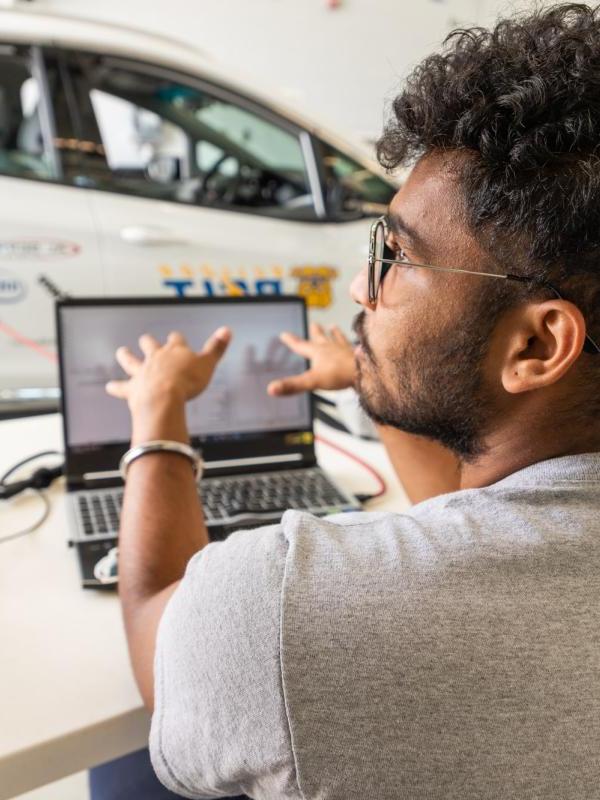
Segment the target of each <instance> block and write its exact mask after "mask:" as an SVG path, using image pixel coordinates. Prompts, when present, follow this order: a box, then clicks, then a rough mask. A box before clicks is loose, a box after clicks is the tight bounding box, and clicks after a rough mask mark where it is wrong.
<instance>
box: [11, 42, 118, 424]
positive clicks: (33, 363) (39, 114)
mask: <svg viewBox="0 0 600 800" xmlns="http://www.w3.org/2000/svg"><path fill="white" fill-rule="evenodd" d="M60 96H61V91H60V76H59V74H58V72H57V70H56V69H55V68H54V66H52V65H49V66H48V69H46V65H45V63H44V58H43V54H42V52H41V50H40V49H39V48H36V47H29V46H25V45H21V44H20V45H14V44H9V43H7V44H3V45H0V364H1V365H2V367H1V369H0V408H1V409H2V410H7V408H8V407H13V406H16V408H17V410H18V409H19V408H24V406H26V405H28V404H32V403H35V404H37V405H39V404H40V403H42V404H47V403H49V404H50V405H52V404H54V405H56V401H57V396H58V392H57V388H56V387H57V385H58V374H57V358H56V343H55V335H54V297H55V296H56V295H57V294H59V293H64V294H96V293H98V292H99V291H101V290H102V274H101V268H100V263H99V251H98V245H97V237H96V234H95V230H94V224H93V219H92V214H91V209H90V206H89V204H88V203H87V198H86V196H85V193H83V194H82V192H81V191H80V190H79V189H76V188H73V187H71V186H67V185H64V183H63V173H62V158H61V149H60V143H61V141H67V139H70V138H71V131H70V129H69V127H68V125H69V122H68V119H67V117H66V116H65V114H64V113H63V110H62V108H61V106H60V104H58V105H56V106H54V105H53V102H52V100H53V99H56V98H57V97H60Z"/></svg>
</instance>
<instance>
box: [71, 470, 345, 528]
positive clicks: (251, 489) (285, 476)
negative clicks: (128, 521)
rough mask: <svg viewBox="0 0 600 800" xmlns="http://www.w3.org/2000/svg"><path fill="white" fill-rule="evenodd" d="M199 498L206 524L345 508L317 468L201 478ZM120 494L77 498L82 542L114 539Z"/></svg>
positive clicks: (114, 491) (103, 491)
mask: <svg viewBox="0 0 600 800" xmlns="http://www.w3.org/2000/svg"><path fill="white" fill-rule="evenodd" d="M201 496H202V503H203V506H204V513H205V517H206V522H207V524H208V525H209V526H210V525H223V524H235V522H236V520H240V521H243V519H244V518H250V517H252V518H255V519H256V525H260V522H261V518H262V519H265V521H267V520H269V521H273V520H274V519H277V518H279V517H280V516H281V514H282V513H283V512H284V511H286V510H287V509H288V508H294V509H299V510H305V511H311V512H313V513H315V514H333V513H335V512H336V511H341V510H343V509H348V508H349V507H351V505H352V504H351V501H349V499H348V498H347V497H345V496H344V495H342V494H341V493H340V492H339V491H338V489H336V487H335V486H334V485H333V484H332V483H331V482H330V481H329V480H328V479H327V476H326V475H325V474H324V473H323V472H322V471H321V470H320V469H319V468H318V467H315V468H311V469H302V470H285V471H282V472H265V473H260V474H256V475H247V476H244V477H239V476H227V477H222V478H204V479H203V480H202V483H201ZM122 503H123V489H122V488H120V489H96V490H94V491H86V492H78V493H77V495H76V510H77V516H78V518H79V525H80V531H81V532H82V533H83V536H82V538H88V537H94V538H114V537H115V536H116V535H117V533H118V530H119V516H120V510H121V505H122Z"/></svg>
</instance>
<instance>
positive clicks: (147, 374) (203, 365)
mask: <svg viewBox="0 0 600 800" xmlns="http://www.w3.org/2000/svg"><path fill="white" fill-rule="evenodd" d="M230 340H231V331H230V330H229V329H228V328H219V329H218V330H217V331H215V333H213V335H212V336H211V337H209V339H208V340H207V341H206V343H205V345H204V347H203V348H202V350H200V352H195V351H194V350H192V349H191V348H190V347H189V345H188V343H187V342H186V340H185V339H184V337H183V336H182V335H181V334H180V333H170V334H169V335H168V337H167V341H166V342H165V344H162V345H161V344H160V342H158V341H157V340H156V339H155V338H154V337H153V336H150V335H149V334H144V335H143V336H141V337H140V340H139V344H140V349H141V351H142V353H143V354H144V358H143V359H140V358H138V357H137V356H136V355H134V354H133V353H132V352H131V350H129V348H127V347H120V348H119V349H118V350H117V353H116V358H117V361H118V362H119V364H120V365H121V367H122V368H123V369H124V370H125V372H126V373H127V375H129V379H128V380H122V381H109V383H107V384H106V391H107V392H108V394H110V395H112V396H113V397H119V398H121V399H122V400H127V402H128V404H129V407H130V409H131V410H132V411H133V410H134V409H135V408H137V407H138V406H144V407H148V406H150V405H152V404H153V403H158V402H162V401H163V400H174V401H180V402H182V403H185V401H186V400H190V399H191V398H192V397H195V396H196V395H198V394H200V393H201V392H203V391H204V389H206V387H207V386H208V384H209V383H210V379H211V378H212V375H213V372H214V371H215V368H216V366H217V364H218V363H219V361H220V359H221V357H222V355H223V353H224V352H225V350H226V349H227V345H228V344H229V342H230Z"/></svg>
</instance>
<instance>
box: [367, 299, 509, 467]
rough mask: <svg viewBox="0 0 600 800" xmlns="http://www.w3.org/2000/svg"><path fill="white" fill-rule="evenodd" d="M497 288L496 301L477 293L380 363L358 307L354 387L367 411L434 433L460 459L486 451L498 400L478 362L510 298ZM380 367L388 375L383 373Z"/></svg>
mask: <svg viewBox="0 0 600 800" xmlns="http://www.w3.org/2000/svg"><path fill="white" fill-rule="evenodd" d="M494 294H495V293H492V295H494ZM498 294H499V293H498ZM498 294H496V296H495V297H494V302H493V303H492V302H490V301H491V297H490V295H488V296H487V297H486V298H485V299H483V298H478V302H477V303H476V304H474V305H475V306H476V307H475V308H474V309H469V310H468V311H467V312H466V314H465V316H464V317H463V318H461V319H460V320H459V321H458V322H457V324H452V325H447V326H446V327H445V328H444V329H442V330H438V331H436V333H435V335H434V336H430V337H424V338H421V339H419V340H416V341H414V343H411V344H410V345H409V344H405V345H404V346H403V347H401V348H399V351H398V352H397V353H395V354H394V355H393V356H392V358H391V364H390V362H389V361H388V362H387V363H386V364H385V365H381V364H380V363H379V359H378V358H377V357H376V355H375V354H374V353H373V351H372V349H371V346H370V344H369V341H368V339H367V337H366V333H365V312H364V311H363V312H361V313H360V314H359V315H358V316H357V317H356V318H355V320H354V325H353V328H354V331H355V333H356V334H357V337H358V340H359V342H360V344H361V347H362V351H363V353H364V357H363V358H362V359H360V358H359V359H357V369H358V378H357V391H358V395H359V398H360V404H361V406H362V408H363V409H364V411H365V412H366V413H367V415H368V416H369V417H370V418H371V419H372V420H373V421H374V422H376V423H378V424H380V425H387V426H390V427H392V428H397V429H398V430H401V431H405V432H406V433H412V434H415V435H417V436H424V437H426V438H428V439H433V440H434V441H437V442H439V443H440V444H442V445H444V446H445V447H447V448H448V449H449V450H452V451H453V452H454V453H455V454H456V455H457V456H458V457H459V458H460V459H461V460H463V461H473V460H475V459H476V458H477V457H479V456H481V455H482V454H483V453H485V450H486V447H485V433H486V431H487V429H488V425H489V422H490V420H491V418H492V417H493V415H494V410H495V403H494V399H493V396H492V392H491V391H490V389H489V387H487V386H486V382H485V379H484V370H483V363H484V360H485V356H486V354H487V352H488V349H489V345H490V340H491V335H492V332H493V330H494V328H495V326H496V323H497V321H498V318H499V317H500V315H501V313H502V312H503V311H504V309H505V308H506V306H507V303H505V302H502V300H503V298H502V297H500V296H498ZM467 315H468V316H467ZM390 367H391V370H390ZM384 371H385V373H386V374H387V375H389V374H390V372H391V375H392V381H389V379H388V380H386V381H384V380H382V378H381V375H382V373H383V372H384ZM390 384H391V385H392V386H393V388H388V385H390Z"/></svg>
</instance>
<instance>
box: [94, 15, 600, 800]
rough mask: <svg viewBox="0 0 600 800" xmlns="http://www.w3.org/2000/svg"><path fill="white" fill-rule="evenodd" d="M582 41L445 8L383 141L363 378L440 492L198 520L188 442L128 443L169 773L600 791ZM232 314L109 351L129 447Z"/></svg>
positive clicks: (229, 784) (378, 786)
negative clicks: (424, 461)
mask: <svg viewBox="0 0 600 800" xmlns="http://www.w3.org/2000/svg"><path fill="white" fill-rule="evenodd" d="M599 64H600V21H599V19H598V13H597V11H595V10H592V9H590V8H588V7H586V6H558V7H555V8H552V9H549V10H545V11H539V12H536V13H535V14H533V15H531V16H529V17H527V18H522V19H517V20H512V21H510V20H509V21H504V22H502V23H500V24H499V25H498V26H497V27H496V28H495V29H494V30H493V31H491V32H488V31H484V30H481V29H474V30H471V31H463V32H458V33H456V34H455V35H453V36H452V37H451V38H450V39H449V41H448V42H447V45H446V48H445V50H444V52H443V53H441V54H439V55H434V56H431V57H429V58H428V59H426V60H425V61H424V62H423V63H422V64H421V65H419V66H418V67H417V69H416V70H415V72H414V73H413V75H412V76H411V77H410V78H409V80H408V83H407V85H406V88H405V89H404V91H403V92H402V93H401V94H400V96H399V97H398V98H397V99H396V101H395V103H394V113H393V117H392V119H391V120H390V122H389V123H388V125H387V128H386V131H385V133H384V135H383V138H382V140H381V141H380V143H379V155H380V158H381V160H382V161H383V163H384V164H386V165H387V166H388V167H390V168H393V167H397V166H399V165H401V164H405V163H407V162H408V161H410V160H412V161H413V162H414V164H415V165H414V168H413V170H412V172H411V175H410V177H409V178H408V180H407V181H406V183H405V184H404V186H403V187H402V189H401V190H400V191H399V192H398V194H397V196H396V197H395V198H394V200H393V202H392V204H391V207H390V210H389V215H388V220H387V224H384V223H383V222H382V223H378V224H377V225H376V226H375V228H374V230H373V237H372V251H371V258H370V263H369V268H368V269H365V270H364V271H363V272H362V273H361V274H360V275H359V276H358V277H357V279H356V281H355V283H354V285H353V294H354V297H355V299H356V300H357V302H359V303H360V304H361V305H362V306H363V311H362V312H361V314H360V315H359V316H358V318H357V321H356V332H357V335H358V338H359V341H360V344H359V346H358V348H357V351H356V364H357V380H356V385H357V389H358V392H359V394H360V397H361V400H362V403H363V405H364V407H365V408H366V409H367V411H368V412H369V414H370V415H371V416H372V417H373V419H374V420H376V421H377V422H378V423H379V424H380V425H382V426H385V430H386V431H388V432H389V431H390V430H392V431H393V430H394V429H395V430H397V431H398V438H397V440H396V445H395V446H396V447H397V448H402V447H405V446H406V447H411V448H412V450H413V452H418V451H419V447H420V444H419V443H421V442H422V441H423V437H424V439H429V440H431V441H433V442H435V443H437V444H438V445H439V446H441V447H442V448H446V450H449V451H451V452H452V453H453V454H454V458H456V459H458V462H459V463H460V473H459V475H458V473H457V471H456V467H455V464H456V462H453V461H452V460H448V461H446V462H444V463H445V467H444V469H443V473H444V475H445V476H446V477H445V478H444V479H443V480H442V481H441V483H440V487H441V488H443V487H444V486H445V485H447V486H448V487H449V488H453V485H455V484H456V481H457V479H459V480H460V488H459V490H458V491H452V492H450V493H447V494H442V495H440V496H438V497H436V498H433V499H430V500H426V501H425V502H422V503H420V504H418V505H416V506H415V507H413V508H412V510H411V511H410V512H409V513H407V514H357V515H352V516H350V515H348V517H347V518H343V519H339V518H334V519H325V520H319V519H315V518H312V517H310V516H309V515H306V514H303V513H300V512H293V511H292V512H287V513H286V514H285V515H284V517H283V519H282V521H281V524H280V525H277V526H272V527H269V528H263V529H260V530H258V531H252V532H240V533H236V534H234V535H232V536H231V537H230V538H229V539H228V540H227V541H226V542H224V543H220V544H211V545H207V535H206V528H205V526H204V522H203V516H202V507H201V505H200V503H199V501H198V498H197V493H196V488H195V483H194V478H193V470H192V468H191V466H190V463H189V458H188V457H187V456H184V455H182V454H181V453H178V452H174V451H173V450H172V451H171V452H150V453H148V452H146V454H145V455H143V456H142V457H138V458H136V459H135V460H133V461H132V462H131V464H130V468H129V473H128V480H127V491H126V497H125V504H124V508H123V519H122V529H121V543H120V546H121V563H120V570H121V597H122V603H123V613H124V619H125V625H126V630H127V636H128V641H129V647H130V652H131V659H132V663H133V668H134V671H135V675H136V678H137V681H138V684H139V687H140V690H141V692H142V695H143V697H144V700H145V702H146V703H147V705H148V706H149V707H153V706H154V716H153V726H152V735H151V751H152V757H153V762H154V765H155V768H156V770H157V772H158V774H159V776H160V778H161V779H162V781H163V782H164V783H166V784H167V785H168V786H169V787H170V788H171V789H172V790H173V791H175V792H176V793H178V794H180V795H183V796H185V797H195V798H200V797H211V796H224V795H228V794H229V795H233V794H238V793H240V792H244V793H246V794H248V795H250V796H251V797H255V798H273V800H274V799H275V798H277V800H285V798H305V799H308V798H311V799H312V798H315V799H316V798H319V799H320V800H321V799H325V798H326V799H327V800H354V798H356V800H358V799H359V798H361V799H362V798H377V799H378V800H392V798H403V797H407V798H412V800H419V799H420V798H428V800H433V799H434V798H435V799H436V800H437V799H438V798H439V799H440V800H441V799H442V798H444V800H450V798H452V799H454V798H456V800H458V799H459V798H460V800H464V798H486V800H492V799H493V800H496V799H498V800H499V799H500V798H503V800H506V799H507V798H515V799H516V798H520V799H521V798H550V799H551V800H558V799H559V798H560V800H570V799H571V798H572V799H573V800H575V798H577V800H583V798H594V797H597V796H598V784H599V779H600V700H599V699H598V685H599V680H600V659H599V653H598V643H597V642H598V633H597V627H598V626H597V609H598V607H599V602H600V582H599V580H598V575H600V542H599V541H598V538H599V534H600V514H599V511H598V508H599V505H598V504H599V502H600V421H599V419H598V405H599V402H598V397H599V393H598V389H599V388H600V351H599V348H598V346H597V342H598V340H599V339H600V303H599V302H598V299H599V298H600V267H599V265H598V254H599V253H600V224H599V223H600V171H599V170H598V155H597V152H598V142H599V141H600V81H599V80H598V69H599ZM384 240H385V242H384ZM384 243H385V244H386V248H385V249H384V248H383V244H384ZM507 276H509V277H507ZM316 333H318V331H316ZM229 337H230V334H229V332H228V331H227V330H223V329H222V330H219V331H217V332H216V333H215V335H214V336H213V337H212V338H211V339H210V340H209V341H208V342H207V343H206V345H205V347H204V349H203V350H202V352H200V353H195V352H193V351H192V350H191V349H190V348H189V347H188V346H187V345H186V343H185V342H184V341H183V340H182V338H181V337H180V336H179V335H178V334H171V335H170V336H169V338H168V340H167V342H166V343H165V344H163V345H161V344H159V343H158V342H156V341H155V340H153V339H152V338H151V337H148V336H145V337H142V339H141V341H140V344H141V348H142V350H143V353H144V359H143V360H139V359H137V358H136V357H134V356H133V355H132V354H131V353H129V352H128V351H125V350H121V351H119V353H118V359H119V362H120V363H121V365H122V366H123V368H124V369H125V371H126V372H127V374H128V375H129V376H130V379H129V380H127V381H123V382H116V383H111V384H110V385H109V387H108V390H109V391H110V392H111V393H112V394H113V395H115V396H118V397H122V398H126V399H127V401H128V403H129V407H130V409H131V412H132V420H133V444H134V445H143V444H145V443H148V442H149V441H152V440H157V439H162V440H170V441H171V442H174V443H175V445H173V447H174V448H176V447H177V443H183V444H185V443H186V442H187V431H186V426H185V416H184V406H185V402H186V400H188V399H189V398H190V397H192V396H194V395H196V394H198V393H199V392H201V391H203V390H204V389H205V388H206V386H207V385H208V383H209V381H210V378H211V375H212V372H213V370H214V368H215V367H216V365H217V363H218V360H219V359H220V358H221V357H222V356H223V354H224V352H225V350H226V346H227V342H228V340H229ZM321 344H324V343H323V342H321ZM313 345H315V342H314V341H313ZM296 346H297V343H296ZM225 357H226V356H225ZM313 377H314V375H313ZM288 388H289V385H288ZM285 390H286V385H285V383H284V384H283V385H275V386H272V387H271V391H272V392H274V393H277V392H283V391H285ZM410 437H414V438H412V439H411V438H410ZM419 437H421V438H419ZM409 443H410V444H409ZM396 452H400V451H399V450H396ZM440 452H445V451H440ZM417 469H418V465H417ZM159 489H160V491H159ZM184 572H185V577H184ZM159 622H160V631H159V633H158V641H157V640H156V634H157V629H158V626H159ZM155 650H156V659H155V662H154V669H153V660H154V658H155Z"/></svg>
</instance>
